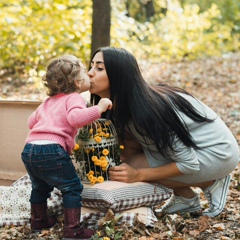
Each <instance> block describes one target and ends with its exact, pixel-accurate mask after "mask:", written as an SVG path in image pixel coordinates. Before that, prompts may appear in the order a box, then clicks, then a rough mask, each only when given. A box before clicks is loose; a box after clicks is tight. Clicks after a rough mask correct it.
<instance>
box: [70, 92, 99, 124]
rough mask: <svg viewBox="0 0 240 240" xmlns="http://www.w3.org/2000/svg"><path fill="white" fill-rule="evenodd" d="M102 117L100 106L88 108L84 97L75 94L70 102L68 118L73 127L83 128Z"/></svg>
mask: <svg viewBox="0 0 240 240" xmlns="http://www.w3.org/2000/svg"><path fill="white" fill-rule="evenodd" d="M100 117H101V114H100V112H99V107H98V106H93V107H89V108H87V107H86V104H85V102H84V99H83V98H82V97H81V96H80V95H79V96H77V97H76V96H75V98H72V99H71V100H70V101H69V103H68V115H67V120H68V122H69V124H70V125H71V126H72V127H75V128H82V127H84V126H86V125H88V124H90V123H91V122H93V121H95V120H97V119H99V118H100Z"/></svg>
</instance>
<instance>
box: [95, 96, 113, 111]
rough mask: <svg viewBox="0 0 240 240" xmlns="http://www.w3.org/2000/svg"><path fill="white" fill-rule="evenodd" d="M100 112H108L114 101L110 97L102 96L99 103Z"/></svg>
mask: <svg viewBox="0 0 240 240" xmlns="http://www.w3.org/2000/svg"><path fill="white" fill-rule="evenodd" d="M98 107H99V111H100V113H103V112H106V111H107V110H108V109H109V110H110V109H111V108H112V101H111V100H110V99H108V98H101V100H100V101H99V103H98Z"/></svg>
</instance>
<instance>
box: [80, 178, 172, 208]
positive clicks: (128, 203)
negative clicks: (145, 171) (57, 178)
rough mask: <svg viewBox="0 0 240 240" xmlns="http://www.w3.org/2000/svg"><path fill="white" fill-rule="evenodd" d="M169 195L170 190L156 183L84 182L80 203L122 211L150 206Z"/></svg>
mask: <svg viewBox="0 0 240 240" xmlns="http://www.w3.org/2000/svg"><path fill="white" fill-rule="evenodd" d="M113 186H114V187H113ZM170 196H171V190H169V189H167V188H164V187H163V186H160V185H157V184H150V183H143V182H139V183H133V184H130V183H120V182H114V181H106V182H103V183H100V184H95V185H93V186H89V184H88V185H86V184H85V187H84V189H83V192H82V205H83V206H85V207H91V208H98V209H100V210H104V211H107V210H108V209H112V210H113V211H123V210H126V209H132V208H136V207H140V206H150V207H152V206H155V205H158V204H160V203H161V202H162V201H164V200H166V199H168V198H169V197H170Z"/></svg>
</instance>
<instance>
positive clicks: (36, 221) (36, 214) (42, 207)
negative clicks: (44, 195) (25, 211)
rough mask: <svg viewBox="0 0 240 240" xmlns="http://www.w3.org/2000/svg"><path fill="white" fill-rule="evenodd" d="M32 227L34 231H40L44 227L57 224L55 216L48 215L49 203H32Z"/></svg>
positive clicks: (47, 227)
mask: <svg viewBox="0 0 240 240" xmlns="http://www.w3.org/2000/svg"><path fill="white" fill-rule="evenodd" d="M30 223H31V229H32V231H34V232H40V231H41V230H43V229H49V228H51V227H53V226H54V225H55V224H56V218H55V217H53V216H52V217H48V216H47V204H46V203H43V204H31V219H30Z"/></svg>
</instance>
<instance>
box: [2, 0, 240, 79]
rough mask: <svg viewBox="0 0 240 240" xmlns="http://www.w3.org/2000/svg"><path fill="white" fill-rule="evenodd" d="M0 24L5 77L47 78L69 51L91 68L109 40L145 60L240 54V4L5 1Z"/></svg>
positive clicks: (219, 0)
mask: <svg viewBox="0 0 240 240" xmlns="http://www.w3.org/2000/svg"><path fill="white" fill-rule="evenodd" d="M94 2H95V7H94ZM101 3H102V4H101ZM108 3H109V5H108ZM106 6H107V7H106ZM108 6H109V7H108ZM93 7H94V8H93ZM101 7H102V8H101ZM110 7H111V8H110ZM101 14H102V15H103V16H102V17H100V16H101ZM109 18H110V19H109ZM104 22H106V25H105V24H104ZM0 26H1V32H0V35H1V36H0V55H1V58H0V71H1V75H2V74H5V73H6V72H8V73H14V74H18V73H25V74H28V75H41V74H42V70H44V69H45V67H46V62H47V61H49V60H50V59H51V58H52V57H55V56H58V55H60V54H63V53H70V54H74V55H76V56H78V57H80V58H81V59H82V60H83V61H84V62H85V64H88V61H89V59H90V55H91V52H92V51H94V50H95V48H97V47H99V45H98V44H100V45H101V46H102V45H109V42H110V45H112V46H115V47H123V48H126V49H128V50H129V51H131V52H133V53H134V55H135V56H136V57H137V59H148V60H149V61H152V62H157V61H172V60H174V61H180V60H183V59H186V60H193V59H198V58H202V57H207V56H216V55H221V54H224V53H228V52H237V51H239V48H240V1H239V0H131V1H127V0H111V1H110V0H93V1H89V0H1V2H0ZM104 43H106V44H104ZM92 46H94V47H92ZM91 47H92V48H91Z"/></svg>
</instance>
